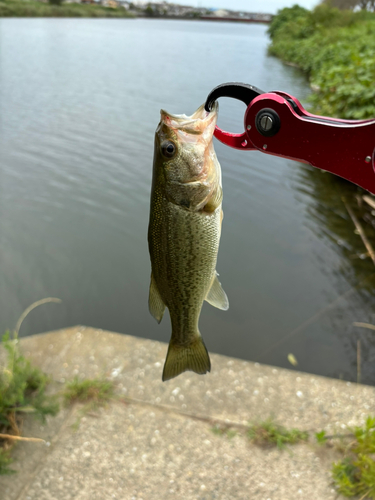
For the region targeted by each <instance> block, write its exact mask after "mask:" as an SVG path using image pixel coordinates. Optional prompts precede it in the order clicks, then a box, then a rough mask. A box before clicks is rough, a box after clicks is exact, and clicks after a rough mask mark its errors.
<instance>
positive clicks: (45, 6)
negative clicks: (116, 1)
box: [0, 0, 134, 17]
mask: <svg viewBox="0 0 375 500" xmlns="http://www.w3.org/2000/svg"><path fill="white" fill-rule="evenodd" d="M0 17H134V16H133V15H132V14H130V13H129V12H128V11H127V10H125V9H124V8H122V7H119V8H111V7H103V6H101V5H82V4H75V3H68V4H66V3H63V4H61V5H58V4H55V5H53V4H50V3H43V2H35V1H32V0H30V1H25V0H0Z"/></svg>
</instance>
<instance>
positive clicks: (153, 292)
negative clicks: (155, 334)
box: [148, 273, 165, 323]
mask: <svg viewBox="0 0 375 500" xmlns="http://www.w3.org/2000/svg"><path fill="white" fill-rule="evenodd" d="M148 308H149V311H150V313H151V314H152V316H153V317H154V318H155V319H156V321H157V322H158V323H160V321H161V320H162V318H163V315H164V311H165V304H164V302H163V299H162V298H161V295H160V292H159V290H158V287H157V285H156V282H155V278H154V276H153V274H152V273H151V283H150V293H149V296H148Z"/></svg>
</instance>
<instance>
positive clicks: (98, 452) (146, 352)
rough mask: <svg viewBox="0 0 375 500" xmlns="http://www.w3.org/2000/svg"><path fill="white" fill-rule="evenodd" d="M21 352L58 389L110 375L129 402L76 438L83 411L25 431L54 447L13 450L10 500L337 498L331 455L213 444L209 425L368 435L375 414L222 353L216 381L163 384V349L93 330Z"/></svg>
mask: <svg viewBox="0 0 375 500" xmlns="http://www.w3.org/2000/svg"><path fill="white" fill-rule="evenodd" d="M21 347H22V350H23V352H24V353H25V354H26V355H27V356H28V357H30V358H31V359H32V361H33V362H34V363H36V364H37V365H38V366H40V367H41V368H42V369H43V370H44V371H45V372H47V373H49V374H50V375H51V376H52V377H53V379H54V381H55V384H54V385H55V389H56V390H58V388H61V387H62V384H63V383H65V382H66V381H67V380H70V379H72V378H73V377H74V376H75V375H78V376H79V377H84V378H88V377H97V376H100V375H105V376H107V377H110V378H112V379H113V380H115V381H116V383H117V385H118V392H119V393H122V394H123V395H124V396H125V397H126V398H128V402H127V404H124V403H113V404H111V405H110V407H109V408H107V409H104V410H102V411H101V412H100V416H99V418H95V417H89V416H86V417H84V418H83V419H82V422H81V425H80V427H79V429H78V431H77V432H73V430H72V428H71V424H73V423H74V422H75V421H76V419H77V414H78V412H79V408H78V407H75V408H73V409H71V410H69V411H68V410H63V411H62V412H61V413H60V415H59V416H58V417H57V418H53V419H49V421H48V425H47V426H40V424H36V423H31V422H26V427H25V432H24V434H25V435H29V436H31V435H32V436H36V437H43V438H44V439H47V440H48V441H49V443H50V446H48V447H46V446H44V445H35V444H31V443H25V444H21V445H19V446H17V449H16V456H17V458H18V462H17V464H16V466H17V468H18V469H19V470H20V473H19V474H18V475H17V476H11V477H5V478H1V479H0V497H1V499H2V500H16V499H17V500H34V499H38V500H43V499H46V500H47V499H48V500H50V499H54V500H60V499H61V500H62V499H75V500H86V499H87V500H88V499H90V500H92V499H100V500H103V499H107V498H108V499H110V498H118V499H124V500H127V499H129V500H130V499H134V500H135V499H137V500H140V499H141V498H142V499H143V500H149V499H150V500H151V499H157V498H163V499H169V498H184V499H194V500H196V499H202V500H203V499H204V500H206V499H207V500H208V499H220V500H224V499H228V500H229V499H231V500H232V499H237V498H238V499H247V498H251V499H264V500H267V499H271V500H284V499H285V500H290V499H291V498H313V499H314V500H320V499H322V500H323V499H324V500H329V499H335V498H338V497H337V494H336V493H335V492H334V491H333V489H332V485H331V481H330V473H329V469H330V464H331V462H332V460H333V459H334V456H333V455H332V453H333V452H329V451H328V450H326V449H323V450H322V449H319V448H318V447H317V446H315V445H313V444H308V445H299V446H294V447H293V448H290V450H291V451H290V452H287V451H279V450H263V449H259V448H257V447H255V446H252V445H250V444H249V443H248V442H247V441H246V439H245V438H244V437H243V436H240V435H239V436H236V437H235V438H233V439H232V440H229V439H227V438H225V437H220V436H216V435H214V434H213V433H212V432H211V426H212V425H210V423H209V421H208V420H209V419H220V420H223V421H230V422H235V423H242V424H247V423H248V422H249V421H254V420H257V419H265V418H268V417H269V416H270V415H273V416H274V417H275V418H276V420H277V421H278V422H279V423H281V424H283V425H285V426H288V427H291V426H292V427H297V428H299V429H302V430H304V429H306V430H310V431H320V430H322V429H326V430H327V431H328V432H329V433H333V432H345V430H344V429H345V428H346V426H347V425H360V424H363V423H364V420H365V418H366V416H367V415H368V414H369V413H373V412H374V409H375V388H374V387H369V386H363V385H357V384H351V383H348V382H342V381H339V380H333V379H328V378H325V377H319V376H315V375H309V374H304V373H300V372H297V371H295V370H285V369H279V368H274V367H270V366H266V365H260V364H258V363H251V362H247V361H241V360H237V359H232V358H227V357H225V356H220V355H216V354H211V361H212V372H211V373H210V374H208V375H205V376H198V375H195V374H193V373H191V372H187V373H184V374H183V375H181V376H179V377H178V378H176V379H173V380H171V381H168V382H165V383H163V382H162V381H161V373H162V367H163V363H164V358H165V355H166V351H167V345H166V344H164V343H160V342H155V341H150V340H144V339H139V338H135V337H130V336H126V335H120V334H116V333H110V332H105V331H102V330H97V329H93V328H87V327H74V328H69V329H64V330H59V331H56V332H51V333H45V334H40V335H35V336H32V337H27V338H23V339H22V340H21ZM197 416H198V417H200V418H201V420H199V419H197V418H194V417H197ZM205 419H206V420H205ZM207 419H208V420H207ZM343 430H344V431H343ZM1 485H2V486H1Z"/></svg>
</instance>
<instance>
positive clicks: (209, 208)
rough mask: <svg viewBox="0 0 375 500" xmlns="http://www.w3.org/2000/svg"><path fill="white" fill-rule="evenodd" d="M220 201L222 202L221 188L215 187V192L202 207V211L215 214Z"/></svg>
mask: <svg viewBox="0 0 375 500" xmlns="http://www.w3.org/2000/svg"><path fill="white" fill-rule="evenodd" d="M222 201H223V190H222V188H221V186H217V188H216V189H215V191H214V192H213V193H212V196H211V197H210V199H209V200H208V201H207V203H206V204H205V206H204V207H203V211H204V212H209V213H212V212H215V210H216V209H217V207H218V206H220V205H221V202H222Z"/></svg>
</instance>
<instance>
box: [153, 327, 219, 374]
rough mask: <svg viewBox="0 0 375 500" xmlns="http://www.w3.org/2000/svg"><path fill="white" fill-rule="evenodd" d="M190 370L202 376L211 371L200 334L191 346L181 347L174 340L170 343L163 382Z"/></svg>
mask: <svg viewBox="0 0 375 500" xmlns="http://www.w3.org/2000/svg"><path fill="white" fill-rule="evenodd" d="M188 370H190V371H192V372H195V373H198V374H200V375H204V374H205V373H207V372H209V371H210V370H211V362H210V357H209V355H208V352H207V349H206V346H205V345H204V342H203V340H202V337H201V336H200V334H199V333H198V334H197V337H196V339H195V340H193V342H191V343H190V344H189V345H184V346H181V345H179V344H177V343H176V342H174V341H173V339H172V340H171V341H170V343H169V347H168V353H167V358H166V360H165V364H164V369H163V377H162V378H163V382H165V381H166V380H170V379H171V378H174V377H177V375H180V374H181V373H183V372H186V371H188Z"/></svg>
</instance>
